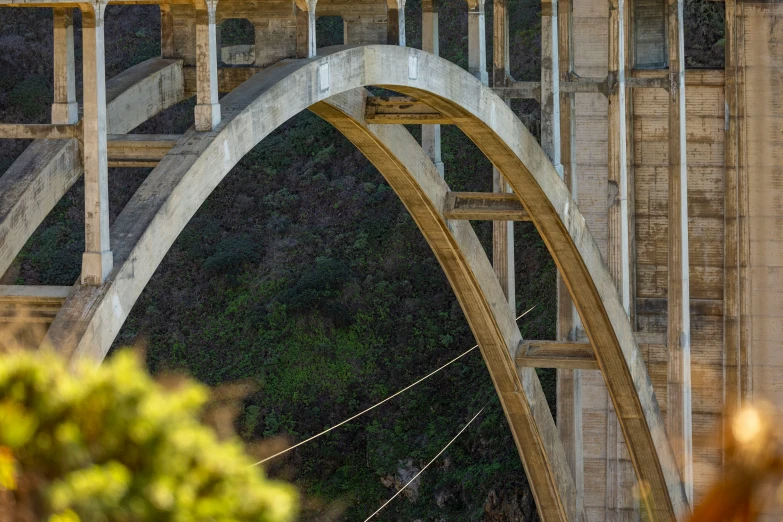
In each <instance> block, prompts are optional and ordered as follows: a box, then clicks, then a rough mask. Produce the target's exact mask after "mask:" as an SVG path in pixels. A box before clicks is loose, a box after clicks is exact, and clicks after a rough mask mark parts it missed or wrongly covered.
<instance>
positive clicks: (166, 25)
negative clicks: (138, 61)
mask: <svg viewBox="0 0 783 522" xmlns="http://www.w3.org/2000/svg"><path fill="white" fill-rule="evenodd" d="M160 56H161V57H162V58H174V57H175V51H174V15H173V14H172V13H171V4H160Z"/></svg>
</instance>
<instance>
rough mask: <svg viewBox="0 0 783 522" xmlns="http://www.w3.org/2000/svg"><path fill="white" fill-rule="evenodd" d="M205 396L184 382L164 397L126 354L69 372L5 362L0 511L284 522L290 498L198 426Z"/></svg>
mask: <svg viewBox="0 0 783 522" xmlns="http://www.w3.org/2000/svg"><path fill="white" fill-rule="evenodd" d="M207 396H208V393H207V390H206V389H205V388H204V387H202V386H200V385H197V384H194V383H190V382H183V383H181V384H180V385H179V386H176V387H174V389H168V390H165V391H164V389H163V388H162V386H161V385H159V384H157V383H156V382H154V381H153V380H152V379H151V378H150V377H149V376H148V375H147V374H146V372H144V371H143V370H142V369H141V368H140V366H139V363H138V361H137V358H136V357H135V356H134V355H132V354H131V353H127V352H126V353H120V354H118V355H116V356H115V357H113V358H112V359H111V361H110V362H109V363H108V364H105V365H104V366H101V367H99V368H96V367H93V366H86V365H83V366H80V367H79V368H78V370H77V371H76V372H75V374H72V373H69V371H68V370H67V369H66V368H65V366H64V364H63V363H62V361H60V360H59V359H58V358H56V357H54V356H53V355H48V354H45V353H41V352H39V353H34V354H27V353H20V354H14V355H10V356H6V357H5V358H4V360H3V361H2V364H0V512H4V513H9V512H11V506H12V507H13V508H12V509H13V513H11V515H12V517H11V518H10V520H14V515H15V518H16V520H47V519H48V520H49V521H62V522H64V521H67V522H71V521H74V522H75V521H79V520H82V521H106V522H114V521H117V522H119V521H123V522H124V521H135V522H144V521H152V520H156V521H157V520H183V521H184V520H192V521H199V520H215V521H217V520H226V521H228V520H231V521H241V520H247V521H251V520H252V521H267V522H284V521H288V520H291V519H292V517H293V516H294V514H295V509H296V496H295V493H294V492H293V490H292V488H291V487H290V486H288V485H284V484H281V483H277V482H272V481H269V480H267V479H266V478H265V477H264V475H263V472H262V471H261V470H260V469H259V468H254V467H250V466H251V464H252V461H251V460H250V458H249V457H248V456H247V455H246V454H245V453H244V451H243V447H242V445H241V444H240V443H239V442H238V441H237V440H236V439H230V440H228V441H223V442H221V441H218V439H217V437H216V435H215V434H214V432H213V431H212V430H211V429H209V428H207V427H206V426H204V425H202V424H201V423H200V421H199V420H198V415H199V411H200V410H201V408H202V407H203V405H204V404H205V402H206V400H207ZM4 520H9V519H8V518H5V519H4Z"/></svg>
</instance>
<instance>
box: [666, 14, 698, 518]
mask: <svg viewBox="0 0 783 522" xmlns="http://www.w3.org/2000/svg"><path fill="white" fill-rule="evenodd" d="M667 5H668V20H669V24H668V33H669V34H668V37H669V267H668V268H669V274H668V278H669V287H668V332H667V333H668V335H667V339H668V345H669V376H668V377H669V378H668V384H669V389H668V394H667V397H666V398H667V404H668V411H667V412H666V424H667V428H668V432H669V440H670V441H671V442H672V449H673V450H674V455H675V457H676V458H677V463H678V464H679V466H680V473H681V475H682V481H683V483H684V484H685V493H686V495H687V496H688V501H689V502H690V503H691V504H692V503H693V413H692V408H693V407H692V404H691V395H692V391H691V313H690V271H689V262H688V169H687V161H686V155H687V154H686V144H687V137H686V136H687V135H686V123H685V118H686V114H685V38H684V31H683V0H668V2H667Z"/></svg>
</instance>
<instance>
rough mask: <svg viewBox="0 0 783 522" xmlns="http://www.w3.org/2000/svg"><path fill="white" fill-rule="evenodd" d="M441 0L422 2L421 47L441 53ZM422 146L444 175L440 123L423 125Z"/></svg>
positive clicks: (435, 53)
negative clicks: (439, 13) (439, 23)
mask: <svg viewBox="0 0 783 522" xmlns="http://www.w3.org/2000/svg"><path fill="white" fill-rule="evenodd" d="M439 7H440V0H424V1H423V2H422V4H421V8H422V13H421V21H422V27H421V48H422V50H423V51H427V52H429V53H432V54H434V55H435V56H439V55H440V38H439V36H440V31H439V27H438V8H439ZM421 146H422V148H423V149H424V152H426V153H427V156H429V157H430V159H431V160H432V163H434V164H435V168H436V169H438V172H439V173H440V175H441V177H443V176H444V167H443V158H442V156H441V141H440V125H422V126H421Z"/></svg>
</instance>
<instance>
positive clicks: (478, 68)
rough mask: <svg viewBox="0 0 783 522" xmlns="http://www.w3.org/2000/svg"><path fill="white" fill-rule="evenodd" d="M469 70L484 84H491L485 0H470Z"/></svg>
mask: <svg viewBox="0 0 783 522" xmlns="http://www.w3.org/2000/svg"><path fill="white" fill-rule="evenodd" d="M468 71H470V72H471V73H472V74H473V75H474V76H475V77H476V78H478V79H479V80H481V82H482V83H483V84H484V85H488V84H489V75H488V73H487V28H486V20H485V17H484V0H468Z"/></svg>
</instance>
